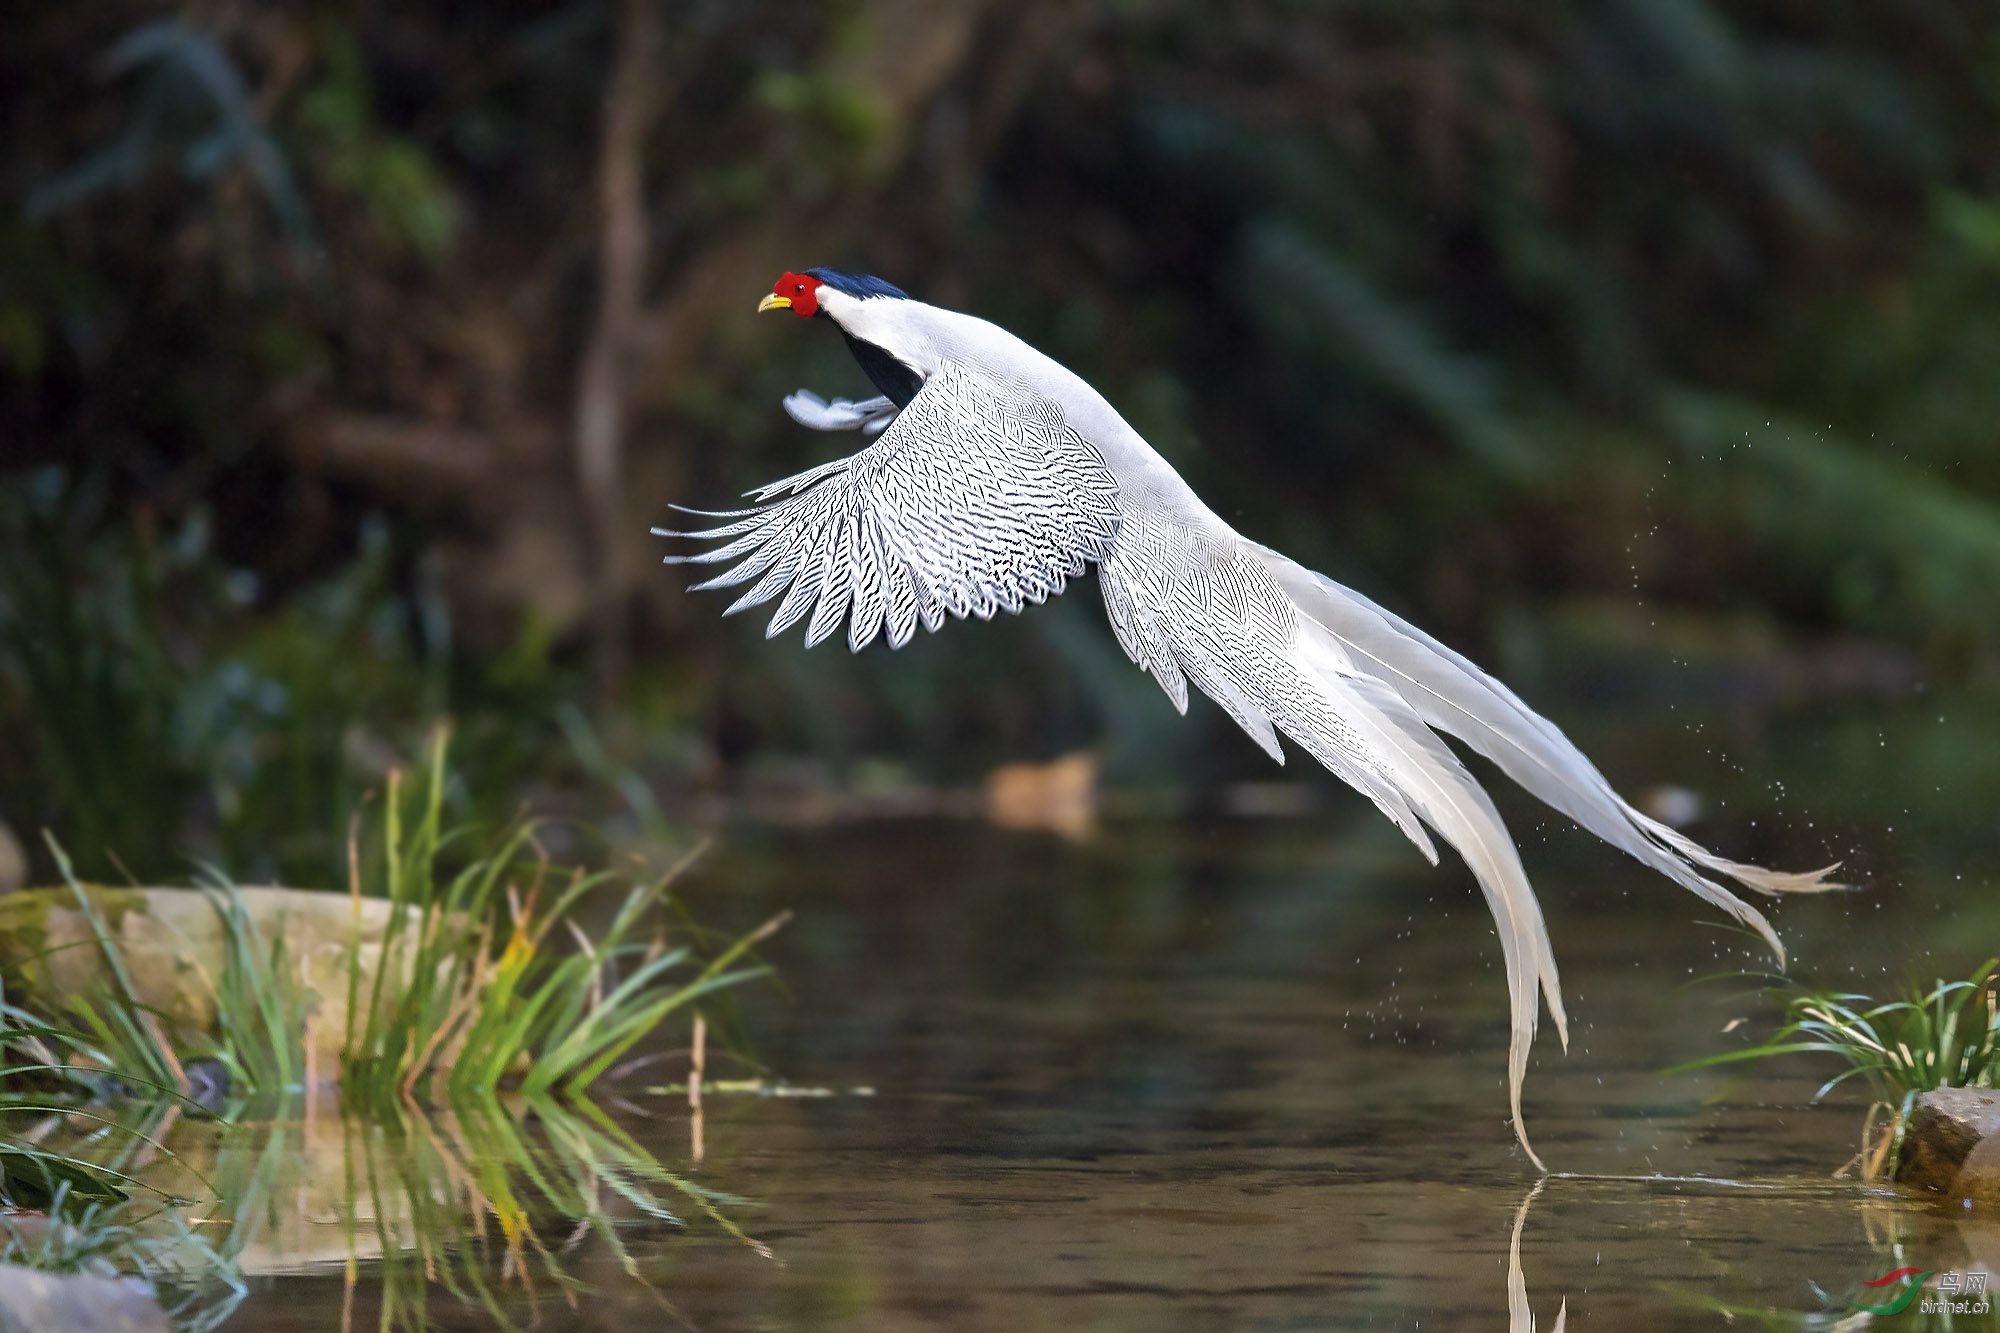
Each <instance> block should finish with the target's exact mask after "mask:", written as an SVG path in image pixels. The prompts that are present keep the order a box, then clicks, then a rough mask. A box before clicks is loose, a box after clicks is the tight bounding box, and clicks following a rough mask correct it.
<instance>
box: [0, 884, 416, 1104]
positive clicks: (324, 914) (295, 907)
mask: <svg viewBox="0 0 2000 1333" xmlns="http://www.w3.org/2000/svg"><path fill="white" fill-rule="evenodd" d="M84 891H85V892H86V893H88V894H89V895H90V902H91V906H92V908H93V909H94V910H95V911H96V913H97V918H98V920H99V921H101V922H102V923H103V924H104V930H105V934H106V935H108V936H109V937H110V938H111V940H112V941H113V943H115V944H116V945H117V947H118V952H119V955H120V957H121V958H122V959H123V961H124V964H125V971H126V972H127V974H128V975H130V977H131V978H132V989H133V991H134V993H135V994H136V996H137V998H138V1000H139V1002H140V1003H141V1004H143V1005H145V1006H147V1007H148V1008H151V1009H154V1010H157V1011H158V1012H159V1013H161V1014H162V1015H164V1016H165V1017H166V1019H167V1021H168V1023H169V1024H170V1025H172V1026H175V1027H179V1028H183V1029H186V1030H188V1031H194V1032H211V1033H212V1032H213V1031H214V1030H215V1023H216V1005H215V991H214V983H215V981H216V980H218V979H219V978H220V977H221V976H222V962H223V958H224V955H225V953H226V952H227V944H228V932H227V930H226V929H225V928H224V925H223V919H222V915H221V913H220V912H219V911H218V910H217V906H216V902H215V896H214V895H213V894H211V893H210V892H208V891H204V890H201V889H164V888H138V889H108V888H100V887H98V886H95V885H87V886H85V890H84ZM236 894H237V896H238V897H239V898H240V900H241V901H242V903H243V909H244V911H245V913H246V914H247V915H248V916H249V918H250V920H251V921H253V922H254V923H255V924H256V927H257V930H258V931H259V932H260V934H261V935H262V937H263V941H264V945H265V947H266V948H267V949H268V948H269V947H270V945H271V942H272V941H273V940H275V939H276V938H277V933H278V929H279V927H280V925H281V924H282V926H283V928H284V933H285V953H286V956H287V958H288V959H289V961H290V965H291V968H292V971H293V974H294V975H296V976H297V977H298V978H299V979H300V980H301V981H302V982H303V983H304V984H305V989H306V990H307V991H308V992H309V993H310V994H311V995H312V997H313V999H312V1002H311V1007H312V1010H313V1015H314V1016H313V1023H312V1031H313V1034H314V1038H315V1042H314V1044H315V1045H316V1046H317V1047H318V1049H319V1052H320V1055H321V1057H322V1058H323V1059H329V1060H331V1059H337V1058H338V1056H339V1053H340V1049H341V1045H342V1043H343V1042H344V1041H345V1039H346V1034H347V970H348V958H349V952H350V949H351V948H352V947H353V943H354V940H355V931H354V925H355V922H354V900H353V899H352V898H350V897H348V895H346V894H344V893H328V892H322V891H317V890H311V889H280V888H239V889H237V890H236ZM224 897H225V901H226V895H225V896H224ZM409 910H411V911H412V913H414V909H409ZM410 919H411V922H412V925H414V923H415V920H416V918H415V916H414V914H413V915H412V916H411V918H410ZM390 920H391V905H390V903H389V902H388V901H387V900H386V899H382V898H363V899H362V900H361V932H360V949H359V957H360V965H361V974H362V978H363V982H364V985H365V984H366V982H367V981H368V980H370V979H372V978H373V977H374V975H375V972H376V969H377V967H378V966H379V964H380V961H381V957H382V937H383V935H384V933H385V932H386V931H387V930H388V927H389V922H390ZM0 968H4V970H5V975H6V980H7V990H8V995H7V998H8V999H9V1000H13V1001H15V1002H16V1003H19V1002H21V1001H22V1000H26V1001H27V1002H28V1003H29V1004H30V1006H31V1007H37V1006H40V1007H49V1008H59V1007H60V1001H61V998H62V997H63V996H65V995H92V994H96V993H98V992H99V990H100V988H102V987H104V986H108V985H110V984H112V982H113V977H112V974H111V971H110V969H109V968H108V966H107V965H106V962H105V958H104V950H103V949H101V948H100V947H99V946H98V943H97V937H96V934H95V932H94V931H93V930H92V928H91V924H90V920H89V918H88V917H86V916H85V915H84V914H83V911H82V908H81V906H80V905H79V904H78V902H77V900H76V894H75V892H74V891H72V890H71V889H69V888H68V887H63V888H56V889H23V890H22V891H21V892H19V893H12V894H8V895H6V896H4V897H0ZM324 1068H325V1070H326V1071H327V1072H328V1073H329V1074H330V1073H331V1072H332V1071H333V1070H334V1069H335V1068H337V1065H334V1064H328V1065H325V1066H324Z"/></svg>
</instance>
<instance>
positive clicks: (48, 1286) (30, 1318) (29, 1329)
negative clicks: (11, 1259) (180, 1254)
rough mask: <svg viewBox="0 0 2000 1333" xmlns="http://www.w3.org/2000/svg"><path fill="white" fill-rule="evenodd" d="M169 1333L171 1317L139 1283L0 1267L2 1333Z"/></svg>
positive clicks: (135, 1279) (130, 1280)
mask: <svg viewBox="0 0 2000 1333" xmlns="http://www.w3.org/2000/svg"><path fill="white" fill-rule="evenodd" d="M56 1329H78V1330H82V1329H89V1330H91V1331H92V1333H168V1326H167V1316H166V1313H165V1312H164V1311H162V1310H161V1309H160V1306H159V1303H158V1302H157V1301H155V1300H154V1299H153V1294H152V1292H151V1291H149V1290H147V1288H146V1284H145V1283H144V1282H141V1281H140V1280H139V1279H138V1278H136V1277H93V1276H92V1275H90V1274H88V1273H42V1272H37V1271H36V1270H34V1269H32V1268H24V1267H23V1266H21V1265H20V1264H0V1333H54V1330H56Z"/></svg>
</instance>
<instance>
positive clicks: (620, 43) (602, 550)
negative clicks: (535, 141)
mask: <svg viewBox="0 0 2000 1333" xmlns="http://www.w3.org/2000/svg"><path fill="white" fill-rule="evenodd" d="M656 4H657V0H623V3H622V4H621V5H620V7H619V19H618V32H617V39H616V42H617V45H616V51H617V54H616V64H615V66H614V68H613V71H612V76H611V88H610V90H609V92H608V93H607V94H606V96H605V100H604V131H603V137H602V139H601V141H600V143H599V148H598V153H599V158H598V170H597V196H598V208H599V210H600V216H599V219H598V234H599V240H598V252H597V316H596V321H595V324H594V326H593V328H592V331H591V336H590V344H589V346H588V347H587V348H586V349H585V351H584V354H583V362H582V365H581V366H580V367H579V369H578V374H577V390H576V477H577V485H578V487H579V489H580V490H581V492H582V496H583V506H584V514H585V521H586V523H587V524H588V526H589V529H590V531H589V534H588V542H589V547H590V558H591V576H592V579H593V581H594V585H595V586H594V587H593V588H592V591H591V634H592V657H593V661H592V669H593V675H594V677H595V685H596V691H597V700H598V702H599V703H600V704H601V703H605V702H608V701H609V700H611V699H613V698H615V697H616V696H617V694H618V691H619V689H620V688H621V686H622V685H623V682H624V677H625V657H626V624H625V621H626V614H627V611H626V603H627V600H628V593H629V591H630V587H631V570H630V562H629V561H628V560H627V559H626V558H625V554H624V553H625V550H626V548H627V545H628V543H627V542H626V540H625V533H624V527H625V523H626V521H627V518H626V511H625V505H624V502H623V486H622V473H623V471H624V466H623V464H624V447H625V422H626V415H627V408H628V396H629V395H628V391H627V379H628V374H629V371H630V368H631V364H632V360H633V338H634V335H635V333H636V332H637V330H638V324H639V318H638V317H639V309H640V298H641V286H642V284H643V283H644V282H645V277H646V251H647V244H646V240H647V228H648V223H647V217H646V201H645V196H644V184H645V182H644V169H645V146H646V134H647V130H648V128H649V127H650V126H651V124H652V120H653V116H654V113H655V112H656V111H657V110H658V109H659V108H658V86H659V20H658V15H657V13H656V11H655V5H656Z"/></svg>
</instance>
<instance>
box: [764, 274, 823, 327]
mask: <svg viewBox="0 0 2000 1333" xmlns="http://www.w3.org/2000/svg"><path fill="white" fill-rule="evenodd" d="M819 285H820V284H819V279H818V278H815V277H811V276H809V275H807V274H804V273H787V274H785V276H784V277H782V278H779V279H778V281H777V282H776V283H775V284H774V285H773V286H772V288H771V294H772V295H773V296H780V297H783V298H784V299H785V300H787V301H789V302H791V307H792V313H793V314H795V315H797V316H799V318H801V319H811V318H812V317H813V316H814V315H817V314H818V313H819Z"/></svg>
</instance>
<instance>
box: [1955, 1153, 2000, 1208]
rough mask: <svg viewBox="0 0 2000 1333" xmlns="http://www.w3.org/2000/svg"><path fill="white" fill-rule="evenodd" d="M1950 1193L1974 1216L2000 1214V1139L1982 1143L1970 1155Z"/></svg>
mask: <svg viewBox="0 0 2000 1333" xmlns="http://www.w3.org/2000/svg"><path fill="white" fill-rule="evenodd" d="M1950 1193H1951V1195H1952V1196H1953V1197H1954V1198H1956V1199H1957V1200H1958V1201H1959V1202H1960V1204H1961V1205H1962V1206H1964V1207H1966V1208H1969V1209H1971V1210H1972V1211H1973V1212H1979V1213H2000V1135H1995V1136H1993V1137H1991V1138H1984V1139H1981V1140H1980V1141H1979V1142H1978V1144H1976V1145H1975V1146H1974V1147H1973V1149H1972V1151H1971V1152H1969V1153H1967V1154H1966V1156H1965V1165H1964V1166H1961V1167H1960V1168H1958V1178H1957V1179H1956V1180H1954V1181H1952V1183H1951V1190H1950Z"/></svg>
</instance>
